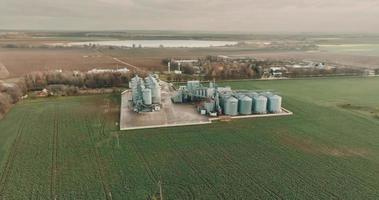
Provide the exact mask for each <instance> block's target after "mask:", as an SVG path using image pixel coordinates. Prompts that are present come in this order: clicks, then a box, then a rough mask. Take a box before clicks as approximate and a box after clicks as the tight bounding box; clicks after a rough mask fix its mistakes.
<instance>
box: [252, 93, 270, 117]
mask: <svg viewBox="0 0 379 200" xmlns="http://www.w3.org/2000/svg"><path fill="white" fill-rule="evenodd" d="M253 112H254V113H255V114H265V113H267V97H265V96H262V95H259V96H255V97H253Z"/></svg>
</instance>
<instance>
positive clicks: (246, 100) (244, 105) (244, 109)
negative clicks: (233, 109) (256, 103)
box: [238, 96, 253, 115]
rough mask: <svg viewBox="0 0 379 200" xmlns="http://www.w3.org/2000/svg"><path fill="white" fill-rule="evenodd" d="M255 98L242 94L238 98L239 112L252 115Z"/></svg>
mask: <svg viewBox="0 0 379 200" xmlns="http://www.w3.org/2000/svg"><path fill="white" fill-rule="evenodd" d="M252 106H253V100H252V99H251V98H250V97H248V96H240V97H239V98H238V112H239V113H240V114H241V115H251V112H252Z"/></svg>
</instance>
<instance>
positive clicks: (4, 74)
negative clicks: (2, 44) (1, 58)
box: [0, 62, 9, 79]
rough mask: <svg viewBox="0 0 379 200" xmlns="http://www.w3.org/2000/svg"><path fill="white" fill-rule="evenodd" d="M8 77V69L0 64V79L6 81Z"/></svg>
mask: <svg viewBox="0 0 379 200" xmlns="http://www.w3.org/2000/svg"><path fill="white" fill-rule="evenodd" d="M8 77H9V72H8V69H7V68H6V67H5V66H4V65H3V63H1V62H0V79H6V78H8Z"/></svg>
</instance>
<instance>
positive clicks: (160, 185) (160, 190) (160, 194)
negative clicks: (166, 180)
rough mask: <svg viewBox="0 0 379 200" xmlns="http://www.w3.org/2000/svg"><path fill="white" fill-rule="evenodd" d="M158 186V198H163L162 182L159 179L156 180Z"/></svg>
mask: <svg viewBox="0 0 379 200" xmlns="http://www.w3.org/2000/svg"><path fill="white" fill-rule="evenodd" d="M158 186H159V197H160V200H163V194H162V182H161V181H159V182H158Z"/></svg>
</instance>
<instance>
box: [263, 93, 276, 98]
mask: <svg viewBox="0 0 379 200" xmlns="http://www.w3.org/2000/svg"><path fill="white" fill-rule="evenodd" d="M260 95H262V96H265V97H267V98H268V97H270V96H273V95H274V94H272V92H262V93H261V94H260Z"/></svg>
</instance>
